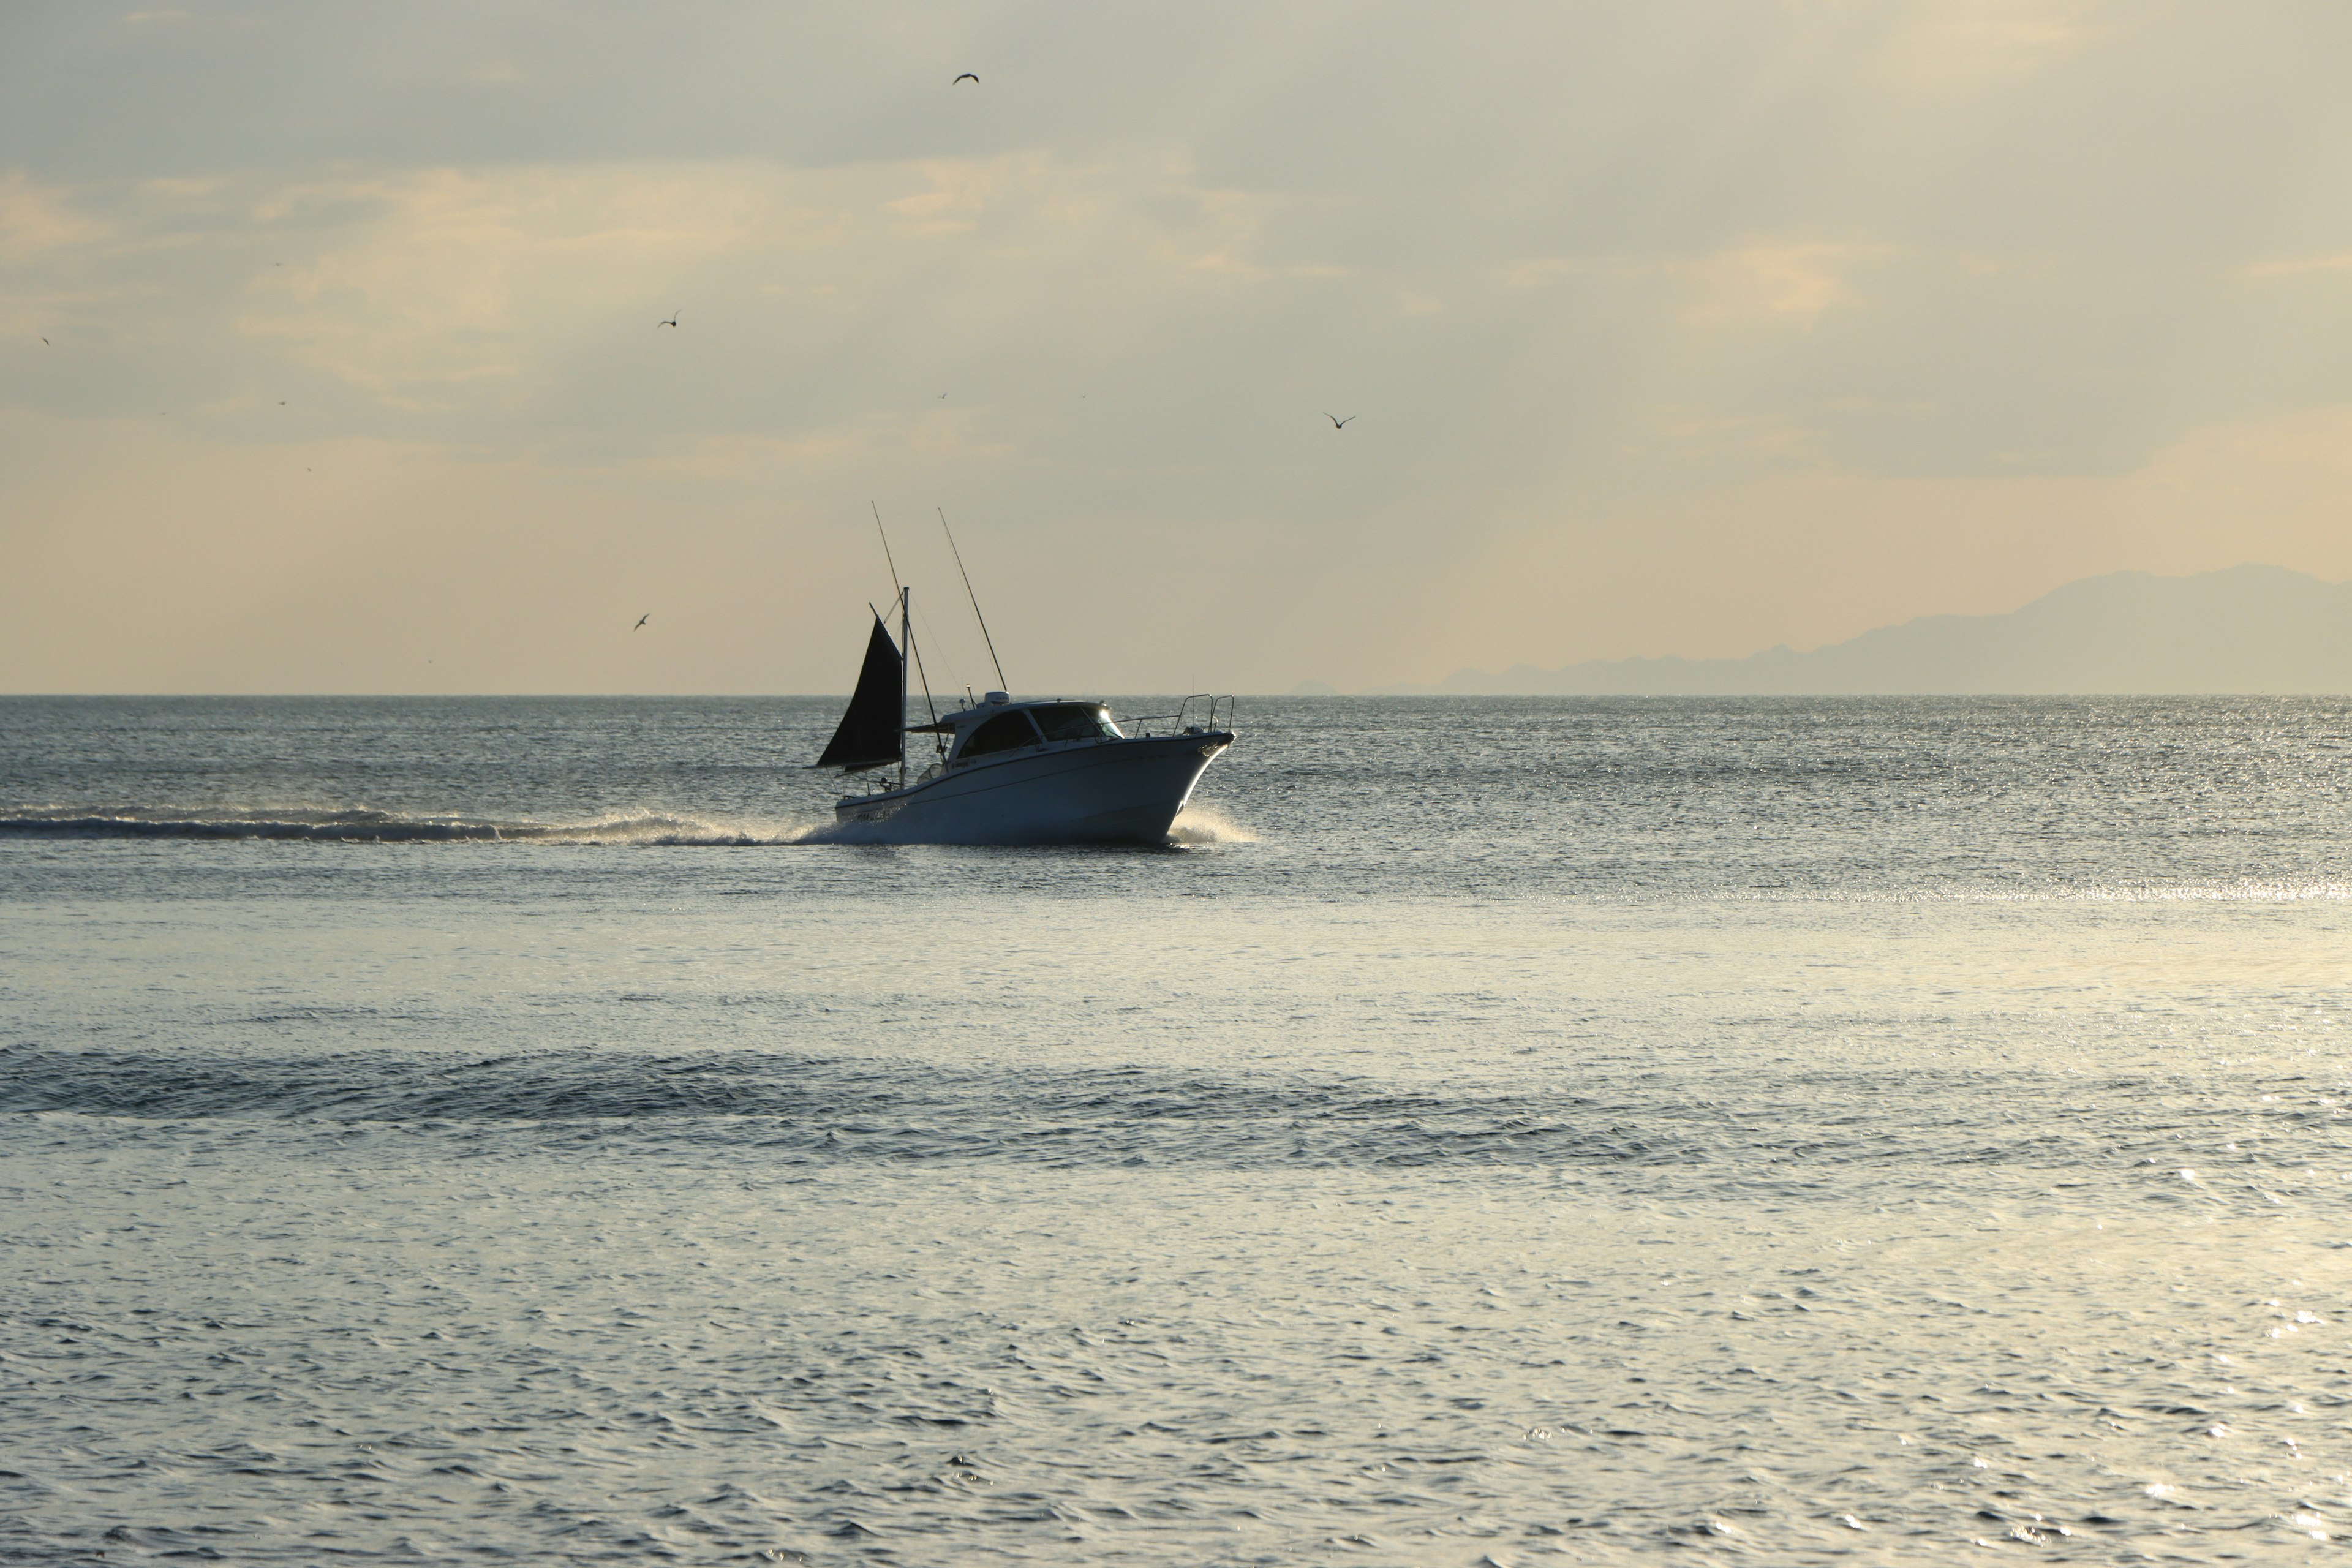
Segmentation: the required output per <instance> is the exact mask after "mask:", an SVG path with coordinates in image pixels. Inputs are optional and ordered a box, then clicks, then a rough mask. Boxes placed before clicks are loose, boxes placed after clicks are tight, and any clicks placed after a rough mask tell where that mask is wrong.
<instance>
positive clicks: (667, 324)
mask: <svg viewBox="0 0 2352 1568" xmlns="http://www.w3.org/2000/svg"><path fill="white" fill-rule="evenodd" d="M677 316H678V313H677V311H676V310H672V311H671V312H670V313H669V320H668V321H656V322H655V323H654V325H655V326H656V327H675V326H676V325H677Z"/></svg>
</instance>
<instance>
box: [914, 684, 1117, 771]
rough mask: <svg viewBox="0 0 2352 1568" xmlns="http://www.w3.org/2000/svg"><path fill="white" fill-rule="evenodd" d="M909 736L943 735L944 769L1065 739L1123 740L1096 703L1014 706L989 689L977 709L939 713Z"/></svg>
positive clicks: (1023, 704)
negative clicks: (946, 746) (945, 741)
mask: <svg viewBox="0 0 2352 1568" xmlns="http://www.w3.org/2000/svg"><path fill="white" fill-rule="evenodd" d="M907 732H908V734H910V735H947V736H951V737H952V739H951V740H950V742H948V744H949V748H950V749H949V752H948V755H947V765H948V766H949V767H951V768H952V767H955V766H958V765H959V764H961V763H969V762H976V761H978V760H979V759H981V758H982V757H985V756H991V755H993V754H995V753H997V752H1018V751H1024V750H1026V749H1028V748H1029V747H1032V746H1047V745H1054V744H1055V743H1058V742H1066V741H1117V740H1122V739H1124V738H1125V737H1124V736H1123V735H1122V733H1121V732H1120V731H1119V727H1118V725H1117V724H1115V723H1113V722H1111V717H1110V710H1109V709H1108V708H1106V707H1104V706H1103V705H1102V704H1101V703H1099V702H1066V701H1063V700H1060V699H1059V698H1055V699H1054V700H1050V701H1034V702H1015V701H1013V700H1012V699H1011V698H1010V697H1008V696H1006V695H1005V694H1004V693H1003V692H1002V691H992V692H990V693H989V694H988V695H987V697H985V698H984V699H982V700H981V701H980V703H979V704H978V705H977V706H974V707H971V708H962V709H959V710H956V711H955V712H953V713H943V714H941V715H940V718H939V720H938V721H936V722H934V723H929V724H915V725H910V726H908V731H907Z"/></svg>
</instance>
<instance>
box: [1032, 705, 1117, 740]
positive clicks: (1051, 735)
mask: <svg viewBox="0 0 2352 1568" xmlns="http://www.w3.org/2000/svg"><path fill="white" fill-rule="evenodd" d="M1029 713H1030V716H1031V717H1032V718H1034V719H1035V720H1036V721H1037V728H1038V729H1040V730H1042V731H1045V739H1047V740H1049V741H1116V740H1118V725H1116V724H1114V723H1112V722H1111V721H1110V715H1109V714H1108V713H1106V712H1104V711H1103V710H1101V709H1099V708H1097V707H1096V706H1094V704H1092V703H1090V702H1055V703H1050V704H1048V705H1047V706H1045V707H1043V708H1032V709H1031V710H1029Z"/></svg>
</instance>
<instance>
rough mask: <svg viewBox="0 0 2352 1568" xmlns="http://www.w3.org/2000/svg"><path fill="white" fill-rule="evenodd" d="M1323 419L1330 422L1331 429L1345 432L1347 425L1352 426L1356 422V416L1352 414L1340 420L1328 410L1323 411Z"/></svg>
mask: <svg viewBox="0 0 2352 1568" xmlns="http://www.w3.org/2000/svg"><path fill="white" fill-rule="evenodd" d="M1323 417H1324V418H1326V419H1328V420H1329V421H1330V422H1331V428H1332V429H1334V430H1345V429H1346V428H1347V427H1348V426H1349V425H1352V424H1354V423H1355V420H1356V416H1354V415H1352V414H1350V415H1349V416H1348V417H1347V418H1345V419H1342V418H1340V417H1339V416H1338V415H1336V414H1334V413H1332V412H1331V411H1330V410H1329V409H1328V408H1326V409H1325V410H1324V411H1323Z"/></svg>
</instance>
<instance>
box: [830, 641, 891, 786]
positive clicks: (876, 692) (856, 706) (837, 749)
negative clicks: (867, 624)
mask: <svg viewBox="0 0 2352 1568" xmlns="http://www.w3.org/2000/svg"><path fill="white" fill-rule="evenodd" d="M905 679H906V676H905V674H904V672H903V671H902V670H901V669H900V668H899V656H898V644H897V643H894V642H892V641H891V640H890V634H889V633H888V632H886V631H884V630H883V629H882V622H881V619H880V618H879V617H878V616H877V618H876V620H875V622H874V635H873V636H872V637H868V638H866V668H863V669H861V670H859V671H858V672H857V692H856V695H855V696H853V697H851V698H850V700H849V711H848V712H846V713H844V714H843V715H842V716H841V728H840V729H838V730H835V731H834V732H833V743H832V744H831V745H829V746H827V747H825V749H824V755H823V756H821V757H819V758H818V759H817V760H816V763H815V765H816V766H817V767H820V768H840V769H843V770H845V772H848V773H861V772H863V771H864V770H866V769H867V768H887V767H894V766H896V765H897V764H898V760H899V758H900V757H901V756H902V755H904V754H905V747H906V744H907V735H906V723H907V711H906V708H905V706H904V704H905V701H906V698H905V696H904V695H903V690H904V688H903V684H902V683H903V682H904V681H905Z"/></svg>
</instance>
